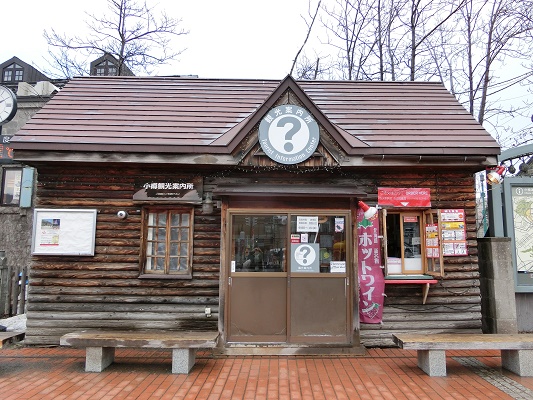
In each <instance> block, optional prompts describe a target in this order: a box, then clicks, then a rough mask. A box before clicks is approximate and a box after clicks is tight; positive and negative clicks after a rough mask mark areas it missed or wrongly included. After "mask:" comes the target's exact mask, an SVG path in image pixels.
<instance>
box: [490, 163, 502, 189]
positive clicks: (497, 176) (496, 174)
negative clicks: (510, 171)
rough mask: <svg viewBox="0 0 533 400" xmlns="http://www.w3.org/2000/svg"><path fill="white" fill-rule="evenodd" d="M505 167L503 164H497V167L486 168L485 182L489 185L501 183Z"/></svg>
mask: <svg viewBox="0 0 533 400" xmlns="http://www.w3.org/2000/svg"><path fill="white" fill-rule="evenodd" d="M505 169H506V168H505V165H498V166H497V167H491V168H487V171H488V172H487V183H488V184H489V185H495V184H500V183H502V182H503V173H504V172H505Z"/></svg>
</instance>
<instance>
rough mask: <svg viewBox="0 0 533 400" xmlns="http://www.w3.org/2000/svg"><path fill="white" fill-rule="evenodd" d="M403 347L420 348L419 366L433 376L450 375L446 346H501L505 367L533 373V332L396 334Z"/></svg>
mask: <svg viewBox="0 0 533 400" xmlns="http://www.w3.org/2000/svg"><path fill="white" fill-rule="evenodd" d="M392 338H393V340H394V342H395V343H396V345H398V347H400V348H402V349H407V350H416V351H417V357H418V367H419V368H420V369H421V370H422V371H424V372H425V373H426V374H428V375H429V376H446V350H500V352H501V359H502V367H503V368H505V369H507V370H509V371H511V372H513V373H515V374H517V375H519V376H533V335H528V334H486V335H484V334H460V333H459V334H437V335H417V334H394V335H392Z"/></svg>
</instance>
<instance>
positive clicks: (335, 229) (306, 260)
mask: <svg viewBox="0 0 533 400" xmlns="http://www.w3.org/2000/svg"><path fill="white" fill-rule="evenodd" d="M291 246H292V248H293V250H294V251H293V254H292V258H291V262H293V264H294V265H291V271H292V272H320V273H346V220H345V217H344V216H334V215H330V216H320V215H293V216H291Z"/></svg>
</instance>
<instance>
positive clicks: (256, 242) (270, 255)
mask: <svg viewBox="0 0 533 400" xmlns="http://www.w3.org/2000/svg"><path fill="white" fill-rule="evenodd" d="M286 243H287V216H286V215H272V214H246V215H233V217H232V247H231V249H232V257H231V260H232V272H285V271H286V268H285V265H286V262H285V253H286V249H285V247H286Z"/></svg>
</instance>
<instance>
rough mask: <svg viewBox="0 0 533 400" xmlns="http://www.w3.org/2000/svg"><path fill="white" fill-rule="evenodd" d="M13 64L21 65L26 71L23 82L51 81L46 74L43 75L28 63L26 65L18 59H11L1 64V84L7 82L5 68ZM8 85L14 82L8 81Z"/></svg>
mask: <svg viewBox="0 0 533 400" xmlns="http://www.w3.org/2000/svg"><path fill="white" fill-rule="evenodd" d="M13 63H15V64H18V65H20V66H21V67H22V68H23V69H24V79H23V82H38V81H49V80H50V78H48V77H47V76H46V75H45V74H43V73H42V72H41V71H39V70H38V69H37V68H35V67H33V66H31V65H30V64H28V63H25V62H24V61H22V60H21V59H20V58H18V57H11V58H10V59H9V60H6V61H4V62H3V63H2V64H0V83H2V84H5V82H4V81H3V79H4V76H3V75H4V74H3V71H4V68H6V67H9V66H10V65H11V64H13ZM7 83H8V84H12V83H13V82H12V81H8V82H7Z"/></svg>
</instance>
